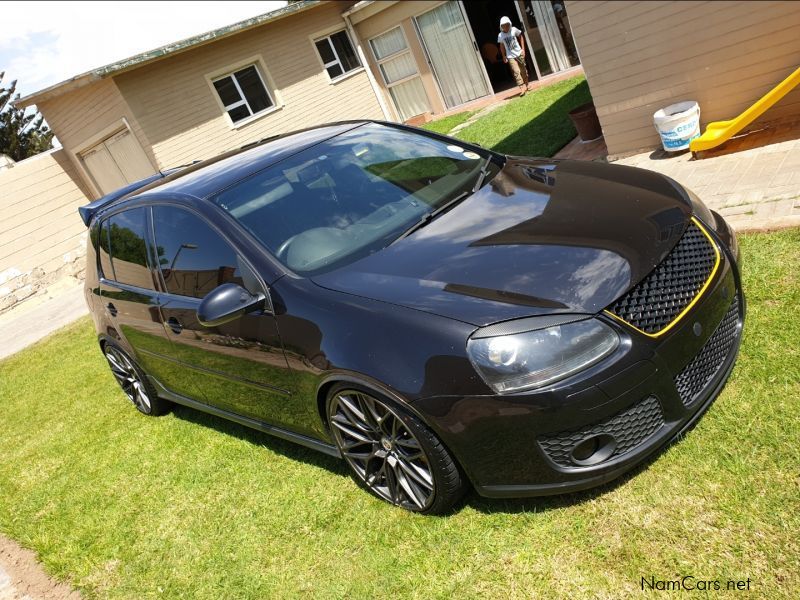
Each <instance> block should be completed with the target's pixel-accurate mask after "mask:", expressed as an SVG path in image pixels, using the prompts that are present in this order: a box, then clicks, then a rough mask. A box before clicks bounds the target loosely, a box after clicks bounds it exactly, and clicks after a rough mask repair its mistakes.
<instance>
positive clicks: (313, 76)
mask: <svg viewBox="0 0 800 600" xmlns="http://www.w3.org/2000/svg"><path fill="white" fill-rule="evenodd" d="M351 4H352V2H331V3H326V4H324V5H321V6H319V7H316V8H314V9H312V10H307V11H304V12H302V13H299V14H297V15H292V16H288V17H285V18H283V19H281V20H279V21H277V22H275V23H267V24H265V25H263V26H261V27H257V28H254V29H251V30H249V31H245V32H242V33H238V34H236V35H235V36H231V37H229V38H225V39H222V40H219V41H216V42H213V43H210V44H206V45H204V46H200V47H198V48H195V49H192V50H189V51H186V52H182V53H180V54H176V55H173V56H171V57H168V58H165V59H162V60H160V61H158V62H156V63H153V64H151V65H147V66H144V67H141V68H138V69H134V70H131V71H128V72H125V73H122V74H120V75H117V76H115V77H114V83H115V85H116V86H117V87H118V89H119V91H120V93H121V95H122V97H123V98H124V100H125V101H126V102H127V104H128V106H129V107H130V108H131V110H132V113H133V115H134V116H135V118H136V122H137V124H138V125H139V126H140V127H141V131H142V134H143V136H144V138H146V139H147V140H148V142H149V144H150V148H151V150H152V155H153V156H154V159H155V161H156V164H157V166H158V167H159V168H169V167H172V166H176V165H181V164H185V163H187V162H191V161H192V160H195V159H204V158H209V157H211V156H214V155H216V154H219V153H220V152H223V151H225V150H228V149H231V148H235V147H238V146H241V145H243V144H246V143H248V142H251V141H254V140H258V139H261V138H264V137H267V136H270V135H274V134H278V133H283V132H287V131H291V130H293V129H300V128H304V127H309V126H311V125H315V124H320V123H325V122H329V121H338V120H345V119H359V118H369V119H383V118H384V116H383V112H382V111H381V108H380V104H379V103H378V100H377V98H376V96H375V93H374V91H373V89H372V87H371V85H370V82H369V79H368V77H367V74H366V72H365V70H364V69H360V70H359V71H358V72H353V73H351V74H350V76H349V77H346V78H344V79H341V80H339V81H337V82H335V83H332V82H331V81H330V79H329V78H328V75H327V73H326V72H325V70H324V69H323V66H322V63H321V61H320V59H319V57H318V55H317V52H316V49H315V48H314V45H313V40H312V37H311V36H313V35H314V34H316V33H331V32H332V31H335V30H336V29H337V28H338V29H344V28H345V22H344V20H343V19H342V17H341V12H342V11H343V10H345V9H346V8H347V7H348V6H350V5H351ZM250 57H260V58H261V59H262V60H263V64H264V66H265V67H266V71H267V75H268V77H269V79H270V80H271V82H272V83H273V84H274V90H275V92H276V93H275V94H274V95H276V96H277V98H275V100H276V104H278V105H280V106H281V108H280V109H279V110H276V111H273V112H271V113H269V114H265V115H263V116H261V117H259V118H257V119H255V120H253V121H251V122H249V123H247V124H245V125H242V126H240V127H234V126H232V124H231V123H230V120H229V119H228V117H227V115H226V114H225V113H224V112H223V110H222V108H221V106H220V104H219V101H218V99H217V98H216V96H215V92H214V91H213V89H212V87H211V85H210V83H209V80H208V76H209V75H210V74H213V73H219V72H220V71H222V70H225V69H227V68H228V67H230V66H232V65H236V64H237V63H240V62H241V61H244V60H247V59H249V58H250ZM268 83H269V82H268ZM83 112H87V111H86V110H85V109H84V111H83ZM45 117H46V118H48V120H49V116H48V115H47V113H46V112H45ZM56 131H58V129H56ZM59 137H60V135H59Z"/></svg>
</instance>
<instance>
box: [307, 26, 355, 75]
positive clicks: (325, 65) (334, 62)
mask: <svg viewBox="0 0 800 600" xmlns="http://www.w3.org/2000/svg"><path fill="white" fill-rule="evenodd" d="M342 32H344V34H345V35H346V36H347V41H348V42H350V48H351V49H352V50H353V55H354V56H355V57H356V61H357V62H358V66H356V67H353V68H352V69H350V70H349V71H345V70H344V65H343V64H342V60H341V59H340V58H339V53H338V52H337V51H336V47H335V46H334V45H333V41H331V36H334V35H336V34H337V33H342ZM322 40H327V41H328V45H329V46H330V48H331V51H332V52H333V56H334V57H335V58H334V60H332V61H330V62H327V63H324V62H322V55H320V53H319V50H318V49H317V42H321V41H322ZM311 42H312V44H313V46H314V54H316V55H317V59H318V60H319V63H320V64H321V65H322V69H323V70H324V71H325V75H327V77H328V80H329V81H330V82H331V83H336V82H338V81H341V80H342V79H347V78H348V77H351V76H352V75H355V74H356V73H359V72H361V71H363V70H364V65H362V64H361V58H359V56H358V52H357V51H356V47H355V45H354V44H353V40H352V39H351V38H350V32H348V31H347V28H346V27H341V28H339V29H336V30H334V31H330V32H327V33H324V34H322V35H319V34H317V35H316V36H315V37H312V38H311ZM333 65H339V68H340V69H341V70H342V74H341V75H338V76H336V77H331V75H330V73H328V67H332V66H333Z"/></svg>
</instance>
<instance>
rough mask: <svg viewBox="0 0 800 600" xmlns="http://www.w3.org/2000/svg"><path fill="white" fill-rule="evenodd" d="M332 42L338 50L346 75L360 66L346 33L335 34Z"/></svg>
mask: <svg viewBox="0 0 800 600" xmlns="http://www.w3.org/2000/svg"><path fill="white" fill-rule="evenodd" d="M331 42H333V47H334V48H336V54H338V55H339V62H341V63H342V68H343V69H344V71H345V73H346V72H347V71H352V70H353V69H355V68H356V67H358V66H360V65H359V64H358V59H357V58H356V53H355V51H354V50H353V46H352V45H351V44H350V38H349V37H347V32H346V31H340V32H339V33H334V34H333V35H332V36H331Z"/></svg>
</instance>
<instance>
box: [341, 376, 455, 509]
mask: <svg viewBox="0 0 800 600" xmlns="http://www.w3.org/2000/svg"><path fill="white" fill-rule="evenodd" d="M326 414H327V417H328V424H329V426H330V429H331V434H332V437H333V439H334V442H335V443H336V446H337V447H338V449H339V452H340V453H341V454H342V457H343V458H344V459H345V462H347V464H348V465H349V466H350V472H351V475H352V476H353V479H355V481H356V482H357V483H358V484H359V485H361V487H364V488H366V489H367V490H368V491H369V492H371V493H372V494H373V495H375V496H377V497H378V498H380V499H381V500H384V501H386V502H389V503H390V504H394V505H395V506H399V507H401V508H404V509H406V510H409V511H412V512H417V513H423V514H430V515H438V514H443V513H447V512H449V511H451V510H452V509H453V507H454V506H455V505H456V503H457V502H458V501H459V500H460V499H461V498H462V496H463V495H464V493H465V492H466V490H467V487H468V486H467V481H466V478H465V477H464V475H463V473H462V472H461V469H460V468H459V466H458V464H457V463H456V461H455V460H454V459H453V457H452V456H451V455H450V453H449V452H448V451H447V449H446V448H445V447H444V444H442V442H441V440H439V438H437V437H436V435H435V434H434V433H433V432H432V431H431V430H430V429H428V427H426V426H425V424H424V423H422V421H420V420H419V419H418V418H417V417H416V416H414V415H412V414H411V413H410V412H409V411H407V410H405V409H404V408H403V407H402V406H401V405H399V404H398V403H396V402H393V401H391V400H389V399H388V398H386V397H384V396H383V395H381V394H378V393H376V392H375V391H373V390H369V389H367V388H365V387H361V386H357V385H354V384H341V385H337V386H334V388H333V389H332V390H331V392H330V394H329V395H328V398H327V402H326Z"/></svg>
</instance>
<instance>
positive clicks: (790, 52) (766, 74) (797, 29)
mask: <svg viewBox="0 0 800 600" xmlns="http://www.w3.org/2000/svg"><path fill="white" fill-rule="evenodd" d="M567 12H568V13H569V17H570V22H571V24H572V31H573V35H574V36H575V41H576V43H577V46H578V52H579V53H580V57H581V62H582V63H583V69H584V71H585V73H586V76H587V79H588V81H589V88H590V89H591V92H592V97H593V98H594V102H595V105H596V106H597V113H598V116H599V117H600V122H601V124H602V126H603V133H604V134H605V139H606V143H607V145H608V150H609V153H610V154H611V155H619V154H625V153H629V152H632V151H635V150H640V149H650V148H654V147H656V146H657V145H658V144H659V138H658V135H657V133H656V131H655V128H654V127H653V113H654V112H655V111H656V110H658V109H659V108H663V107H664V106H667V105H668V104H671V103H673V102H678V101H681V100H696V101H698V102H699V104H700V111H701V122H702V125H703V126H705V124H706V123H708V122H709V121H717V120H724V119H730V118H732V117H734V116H736V115H737V114H739V113H740V112H742V111H743V110H744V109H746V108H747V107H748V106H749V105H750V104H752V103H753V102H755V101H756V100H758V98H760V97H761V96H762V95H763V94H764V93H766V92H767V91H769V90H770V89H771V88H772V87H774V86H775V85H776V84H778V83H779V82H780V81H781V80H782V79H783V78H784V77H786V76H787V75H789V74H790V73H791V72H792V71H793V70H794V69H795V68H797V66H798V65H800V2H743V1H740V2H620V1H611V2H585V1H580V0H568V1H567ZM798 113H800V89H795V90H794V91H792V92H790V93H789V95H787V96H786V97H785V98H784V99H783V100H781V101H780V102H779V103H778V104H776V105H775V106H774V107H773V108H772V109H770V110H769V111H767V112H766V113H765V114H764V115H763V116H762V117H761V119H760V120H759V122H763V121H765V120H772V119H775V118H780V117H783V116H786V115H790V114H794V115H797V114H798Z"/></svg>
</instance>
